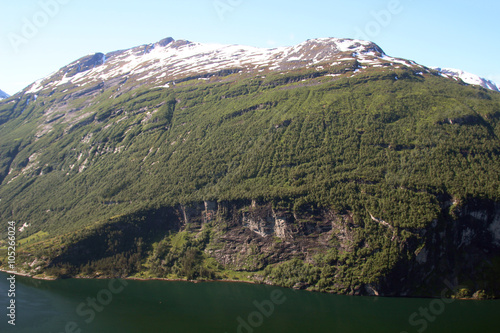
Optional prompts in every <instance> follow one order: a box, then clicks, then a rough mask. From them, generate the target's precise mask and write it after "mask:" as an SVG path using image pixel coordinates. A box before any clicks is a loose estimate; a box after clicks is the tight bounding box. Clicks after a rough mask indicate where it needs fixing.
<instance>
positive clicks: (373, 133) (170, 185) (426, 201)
mask: <svg viewBox="0 0 500 333" xmlns="http://www.w3.org/2000/svg"><path fill="white" fill-rule="evenodd" d="M332 70H333V69H332ZM316 73H317V72H316V71H315V70H313V71H310V70H301V71H297V72H294V73H290V74H285V75H283V74H279V73H267V74H266V76H265V77H261V76H258V77H246V78H242V79H239V80H235V79H234V77H235V76H237V75H238V74H230V75H228V76H227V77H226V78H225V79H224V80H214V81H213V82H212V81H203V82H202V83H200V80H198V79H192V80H186V81H185V82H182V83H179V84H177V85H176V86H175V87H171V88H154V89H150V88H148V89H146V88H144V89H139V90H133V91H131V92H125V93H121V92H119V91H118V90H117V88H109V89H104V88H103V87H102V86H98V87H95V89H96V90H97V91H99V94H98V95H97V97H95V99H94V100H93V102H92V103H91V104H90V105H89V104H86V103H87V102H86V99H88V96H87V97H86V96H81V97H80V96H78V95H75V92H76V91H78V89H77V88H72V89H73V90H71V88H70V90H69V91H65V89H68V88H67V87H62V88H58V89H56V90H55V91H53V92H51V93H48V92H45V93H41V94H40V95H39V96H38V98H37V99H36V100H33V96H29V94H26V95H24V96H22V97H21V98H20V99H16V100H14V102H13V101H12V100H7V101H6V102H3V103H1V104H0V124H1V125H0V181H2V183H1V187H0V197H1V198H2V200H1V202H0V219H1V220H3V221H7V220H15V221H17V222H18V223H19V224H20V225H22V224H23V223H27V224H29V225H30V226H29V228H27V230H26V232H24V233H23V234H22V235H20V236H21V237H28V236H30V235H34V234H36V233H38V232H42V231H43V232H44V233H45V234H44V237H42V239H41V240H43V239H45V240H48V241H45V242H41V243H36V244H35V245H33V243H32V244H28V246H31V248H30V249H31V251H35V252H37V253H39V254H41V255H42V254H43V255H45V256H47V257H50V258H51V257H57V260H55V261H54V262H52V270H53V272H54V271H58V272H61V270H60V268H61V267H65V273H64V274H69V275H72V272H73V273H75V272H83V273H84V274H94V273H95V272H101V273H102V274H108V275H117V274H118V275H130V274H135V273H138V272H141V271H146V270H147V271H149V272H150V274H152V275H153V276H160V277H166V276H170V277H174V276H175V277H187V278H190V279H194V278H216V277H221V276H223V274H224V273H223V269H224V268H223V267H222V266H221V265H220V264H219V263H217V262H216V261H215V260H214V259H213V258H211V257H210V256H209V255H207V251H206V249H207V247H210V246H215V245H214V244H215V243H214V242H215V241H214V239H217V233H219V232H222V231H223V230H222V227H221V225H218V224H217V223H212V224H210V225H208V226H206V227H205V228H204V230H203V231H200V232H201V234H196V233H190V232H185V231H181V232H180V233H177V232H178V231H179V229H177V230H175V228H170V227H169V228H166V229H161V230H163V231H162V232H158V230H157V229H155V227H151V228H149V229H148V230H143V229H144V227H141V223H140V221H141V219H142V221H143V222H142V223H146V222H147V221H149V219H148V218H147V217H148V216H149V215H148V214H150V213H147V214H146V213H144V212H146V211H147V212H152V211H158V210H161V209H166V207H175V206H176V205H178V204H187V203H192V202H200V201H204V200H217V201H226V202H232V201H238V200H257V201H259V202H263V203H265V202H269V203H272V206H273V208H274V209H277V210H283V211H287V212H291V213H298V214H299V215H300V214H302V215H301V216H306V217H304V218H303V220H299V221H297V222H298V223H302V222H304V223H306V222H308V221H309V220H310V219H309V220H308V218H307V214H305V212H308V211H310V210H321V209H328V210H329V211H332V212H336V213H338V214H343V215H346V214H347V215H348V214H350V215H351V216H352V217H353V225H355V228H354V229H355V230H354V231H353V240H352V242H353V244H352V248H350V249H349V250H348V251H343V250H342V249H339V246H338V244H336V243H335V242H336V241H335V239H334V240H332V241H331V244H330V245H331V246H330V250H328V251H323V253H320V254H318V255H317V256H315V258H314V261H313V262H311V261H309V262H305V261H303V260H302V259H305V258H302V259H300V258H297V259H294V260H292V261H287V262H286V263H284V264H282V265H278V266H275V265H268V263H269V262H266V260H265V259H263V258H260V259H258V261H259V260H260V262H261V264H260V265H257V266H258V268H259V269H260V268H264V267H267V268H266V269H265V270H264V272H262V274H263V275H264V276H266V278H268V279H270V280H272V281H274V282H275V283H278V284H281V285H284V286H289V287H293V286H294V285H296V283H299V282H303V283H306V284H308V285H314V286H316V287H317V289H319V290H334V291H338V292H342V291H343V292H345V291H346V286H345V285H339V286H337V287H334V285H335V279H336V278H334V276H337V277H338V279H342V280H343V281H344V280H349V279H351V280H352V279H355V280H357V282H356V283H355V284H357V285H361V284H363V283H372V282H374V281H376V280H377V279H378V278H379V277H381V276H383V275H385V274H387V273H388V271H390V270H391V269H392V268H394V267H395V265H396V264H397V263H398V262H399V261H401V260H403V259H404V257H405V256H407V255H409V254H408V253H409V252H408V253H407V252H405V251H410V250H409V248H405V249H404V250H403V248H398V247H397V246H395V245H393V243H392V242H391V241H388V239H390V238H391V237H392V238H394V237H398V239H399V240H400V243H399V244H407V243H408V242H410V240H416V239H418V238H419V237H418V236H417V235H418V232H416V230H418V229H425V228H426V227H428V226H429V224H430V223H432V222H433V221H436V220H442V219H443V215H442V214H443V212H442V206H443V202H445V201H452V202H453V203H454V204H455V206H456V205H457V204H459V203H460V202H466V201H467V200H469V199H470V198H475V199H482V200H490V201H498V198H499V197H500V186H499V185H500V184H499V183H500V181H499V180H500V168H499V167H498V166H499V165H500V154H499V152H500V150H499V149H500V141H499V139H498V136H499V135H500V94H498V93H495V92H490V91H487V90H485V89H482V88H480V87H474V86H467V85H464V84H461V83H460V82H455V81H453V80H448V79H444V78H442V77H440V76H437V75H433V74H425V76H424V75H421V74H416V73H414V71H413V70H412V69H410V68H401V69H373V70H368V71H366V72H363V73H360V74H357V75H354V76H352V77H347V76H343V77H341V78H336V79H333V78H332V77H329V76H325V74H328V72H327V71H326V72H325V73H320V75H319V74H316ZM89 91H92V90H91V89H90V90H89ZM70 94H73V95H72V96H73V98H72V99H70V100H69V101H66V100H67V96H68V95H70ZM62 101H66V105H65V108H66V109H64V110H65V111H64V112H62V111H60V110H59V111H58V110H57V109H56V110H54V105H62V104H61V103H62ZM61 110H63V109H61ZM58 112H59V113H58ZM73 114H74V115H73ZM455 206H452V207H450V209H449V212H450V214H453V213H454V209H455ZM141 212H142V213H141ZM117 216H118V217H117ZM127 218H129V219H131V221H129V222H127V223H128V224H127V225H134V228H135V229H133V230H134V231H133V232H129V233H127V232H126V230H127V228H125V229H124V230H121V229H120V228H119V227H118V226H120V223H125V222H123V219H127ZM118 220H120V221H122V222H120V223H118V222H117V221H118ZM376 220H380V221H382V222H384V223H386V224H388V225H390V227H391V228H393V229H387V228H384V227H381V226H380V223H377V222H376ZM96 223H97V224H96ZM94 225H95V226H94ZM153 225H154V224H153ZM85 228H86V229H85ZM141 228H142V229H141ZM115 229H117V230H115ZM77 230H80V231H78V232H76V233H74V232H75V231H77ZM113 230H114V231H113ZM138 230H141V231H138ZM151 230H153V231H154V230H156V232H157V233H156V234H155V235H150V234H149V233H150V232H151ZM165 230H170V232H166V231H165ZM394 230H395V231H394ZM72 233H73V234H72ZM89 233H90V234H89ZM0 234H1V235H5V232H4V231H3V230H2V231H0ZM393 234H395V235H396V236H392V235H393ZM117 235H118V236H119V237H118V236H117ZM388 235H390V236H388ZM154 236H156V238H155V237H154ZM53 237H55V238H53ZM214 237H215V238H214ZM49 239H50V240H49ZM37 241H40V239H39V238H37ZM405 242H406V243H405ZM47 244H48V245H47ZM75 244H77V245H78V246H77V247H76V248H78V249H82V248H92V249H94V250H95V252H93V254H90V253H87V254H85V258H83V257H82V258H80V257H78V256H68V253H69V254H74V253H76V252H74V251H73V252H71V251H69V252H64V251H61V250H60V248H61V245H62V246H63V247H64V246H67V247H70V248H71V247H75V246H76V245H75ZM98 244H101V245H98ZM367 244H369V246H368V245H367ZM99 246H101V247H99ZM57 248H58V249H59V250H57V251H56V250H55V249H57ZM374 249H376V251H375V252H374ZM413 250H414V249H413ZM64 253H65V254H64ZM61 254H64V255H63V256H62V257H61V256H58V255H61ZM89 258H92V259H89ZM116 263H118V264H116ZM64 265H66V266H64ZM257 266H256V267H257ZM333 266H336V267H337V268H335V269H333V268H332V267H333ZM54 267H56V268H57V267H59V269H54ZM338 267H341V271H339V268H338ZM120 269H121V270H120ZM72 270H74V271H72ZM333 271H335V272H333ZM335 274H336V275H335Z"/></svg>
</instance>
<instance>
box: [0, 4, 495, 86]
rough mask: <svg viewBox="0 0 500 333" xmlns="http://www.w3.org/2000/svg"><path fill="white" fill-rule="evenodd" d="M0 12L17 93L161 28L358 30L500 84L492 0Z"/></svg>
mask: <svg viewBox="0 0 500 333" xmlns="http://www.w3.org/2000/svg"><path fill="white" fill-rule="evenodd" d="M1 8H2V10H1V13H0V89H2V90H4V91H5V92H7V93H9V94H14V93H16V92H17V91H19V90H21V89H22V88H24V87H26V86H27V85H29V84H30V83H32V82H33V81H35V80H37V79H39V78H41V77H44V76H46V75H48V74H50V73H51V72H53V71H56V70H57V69H59V68H61V67H63V66H64V65H66V64H68V63H69V62H71V61H74V60H76V59H78V58H80V57H82V56H85V55H87V54H90V53H95V52H109V51H114V50H118V49H125V48H130V47H133V46H137V45H142V44H146V43H152V42H156V41H158V40H160V39H162V38H165V37H173V38H175V39H187V40H191V41H196V42H205V43H221V44H243V45H251V46H258V47H277V46H286V45H294V44H297V43H300V42H303V41H305V40H307V39H312V38H319V37H347V38H360V37H361V38H364V39H369V40H371V41H374V42H376V43H377V44H378V45H379V46H380V47H382V49H384V51H385V52H386V53H387V54H389V55H391V56H395V57H402V58H407V59H411V60H415V61H416V62H418V63H420V64H423V65H426V66H440V67H451V68H459V69H462V70H465V71H468V72H471V73H474V74H478V75H480V76H483V77H486V78H488V79H492V80H494V81H495V82H497V83H500V66H498V64H497V63H496V61H497V57H498V55H499V54H500V43H499V42H498V34H499V32H500V23H499V22H498V15H499V14H500V3H499V2H497V1H492V0H488V1H484V0H475V1H463V0H455V1H448V0H442V1H435V0H433V1H427V0H420V1H416V0H371V1H368V0H357V1H356V0H351V1H335V0H328V1H324V0H318V1H315V0H309V1H295V0H286V1H285V0H176V1H172V0H141V1H127V0H104V1H103V0H100V1H97V0H20V1H3V3H2V5H1Z"/></svg>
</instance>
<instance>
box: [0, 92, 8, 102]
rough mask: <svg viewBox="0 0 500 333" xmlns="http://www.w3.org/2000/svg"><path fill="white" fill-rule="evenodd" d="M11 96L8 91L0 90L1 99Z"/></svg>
mask: <svg viewBox="0 0 500 333" xmlns="http://www.w3.org/2000/svg"><path fill="white" fill-rule="evenodd" d="M9 97H10V95H9V94H7V93H6V92H4V91H2V90H0V100H1V99H5V98H9Z"/></svg>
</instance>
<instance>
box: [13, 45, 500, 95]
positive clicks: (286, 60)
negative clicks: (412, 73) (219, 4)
mask: <svg viewBox="0 0 500 333" xmlns="http://www.w3.org/2000/svg"><path fill="white" fill-rule="evenodd" d="M349 60H356V61H358V62H359V66H358V67H359V68H358V69H359V70H361V71H362V70H363V69H364V68H366V67H372V66H386V65H388V64H394V63H395V64H400V65H404V66H410V67H413V68H415V69H416V70H422V71H423V72H428V71H429V70H438V71H439V69H440V68H431V67H426V66H423V65H419V64H417V63H415V62H413V61H411V60H406V59H403V58H394V57H390V56H388V55H386V54H385V53H384V51H383V50H382V49H381V48H380V47H379V46H378V45H376V44H375V43H373V42H369V41H362V40H354V39H348V38H318V39H310V40H307V41H305V42H302V43H299V44H297V45H295V46H290V47H278V48H257V47H250V46H243V45H225V44H204V43H196V42H190V41H187V40H174V39H173V38H171V37H168V38H165V39H162V40H160V41H159V42H156V43H151V44H144V45H141V46H136V47H132V48H129V49H124V50H118V51H113V52H109V53H106V54H104V53H100V52H99V53H95V54H91V55H88V56H85V57H82V58H80V59H78V60H76V61H74V62H72V63H70V64H68V65H67V66H64V67H62V68H61V69H60V70H58V71H56V72H55V73H52V74H49V75H48V76H46V77H44V78H42V79H40V80H37V81H35V82H34V83H33V84H30V85H29V86H28V87H27V88H25V89H24V90H23V92H25V93H36V92H37V91H40V90H43V89H46V88H54V87H56V86H62V85H68V84H74V85H81V84H83V85H86V84H89V83H91V82H94V83H95V82H98V81H106V80H113V79H115V78H117V77H126V78H128V79H135V80H138V81H141V82H142V83H144V84H146V83H147V84H157V85H158V86H167V85H169V84H172V83H174V82H175V81H176V80H178V79H182V78H185V77H188V76H190V75H191V76H192V75H203V74H209V73H211V71H217V70H234V71H236V70H237V71H239V72H242V73H243V72H252V71H254V72H258V71H263V72H264V71H269V70H278V71H287V70H291V69H297V68H300V67H306V68H307V67H313V66H315V65H318V64H320V63H327V62H345V61H349ZM396 66H397V65H396ZM443 71H446V73H445V72H441V73H442V74H443V75H444V76H446V77H452V78H454V77H458V78H463V79H464V82H466V83H470V84H476V85H481V86H483V87H484V88H487V89H491V90H495V91H498V87H497V86H496V85H495V84H494V83H493V82H491V81H489V80H486V79H483V78H479V77H478V76H476V75H473V74H469V73H466V72H463V71H460V70H455V71H454V72H453V73H454V74H453V75H451V72H450V69H443ZM471 77H474V80H471V79H470V78H471Z"/></svg>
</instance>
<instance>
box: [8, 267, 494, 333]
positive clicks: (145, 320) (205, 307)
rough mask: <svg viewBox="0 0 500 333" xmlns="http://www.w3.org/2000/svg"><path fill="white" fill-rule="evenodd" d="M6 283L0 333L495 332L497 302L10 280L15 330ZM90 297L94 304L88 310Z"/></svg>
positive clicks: (222, 287) (234, 285)
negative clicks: (13, 289) (10, 319)
mask: <svg viewBox="0 0 500 333" xmlns="http://www.w3.org/2000/svg"><path fill="white" fill-rule="evenodd" d="M7 277H8V275H7V274H4V273H0V304H1V308H2V310H0V313H1V317H0V318H1V322H0V332H2V333H3V332H19V333H21V332H23V333H24V332H29V333H46V332H47V333H61V332H72V333H78V332H81V333H84V332H88V333H108V332H120V333H132V332H133V333H144V332H188V333H191V332H220V333H224V332H227V333H230V332H239V333H254V332H255V333H257V332H287V333H293V332H304V333H309V332H371V333H376V332H384V333H391V332H394V333H400V332H408V333H412V332H419V331H420V332H441V333H442V332H454V333H460V332H474V333H477V332H498V328H499V327H500V325H499V324H500V322H499V318H500V302H498V301H481V302H478V301H454V302H452V303H450V304H445V303H444V302H443V301H441V300H437V299H435V300H432V299H403V298H372V297H350V296H338V295H327V294H319V293H311V292H306V291H296V290H288V289H282V288H276V287H270V286H262V285H249V284H240V283H198V284H193V283H184V282H164V281H125V282H122V281H118V280H60V281H39V280H33V279H29V278H23V277H17V281H16V298H15V299H16V326H15V327H14V326H11V325H9V324H8V323H7V321H8V317H7V315H6V314H7V309H6V307H7V306H8V303H7V302H8V301H9V298H8V295H7V291H8V286H9V285H8V282H7ZM124 283H125V284H127V285H126V286H124ZM444 288H446V286H443V289H444ZM92 298H93V299H94V300H95V303H88V301H89V299H90V300H91V302H92ZM448 301H449V300H448ZM259 308H260V309H259ZM426 309H428V313H427V315H425V311H426ZM420 311H423V312H420ZM415 313H416V315H415ZM422 313H424V314H422ZM412 315H413V317H412ZM426 316H427V318H426ZM410 318H412V319H413V325H412V324H411V322H410ZM243 322H244V323H243Z"/></svg>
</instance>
